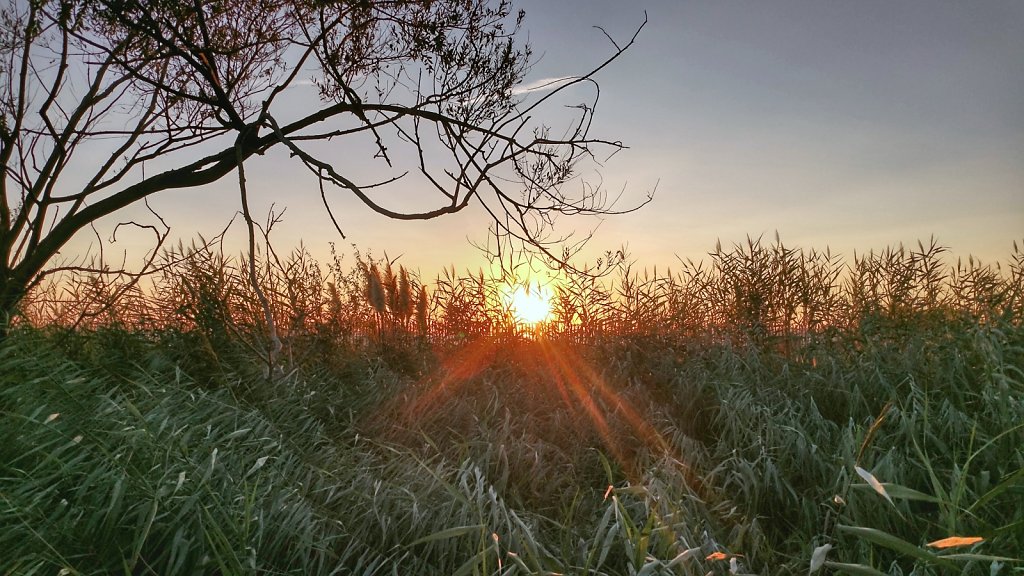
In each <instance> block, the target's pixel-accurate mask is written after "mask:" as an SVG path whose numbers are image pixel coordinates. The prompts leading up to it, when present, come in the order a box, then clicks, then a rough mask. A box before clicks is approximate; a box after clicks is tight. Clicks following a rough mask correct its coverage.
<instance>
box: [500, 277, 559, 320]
mask: <svg viewBox="0 0 1024 576" xmlns="http://www.w3.org/2000/svg"><path fill="white" fill-rule="evenodd" d="M553 296H554V294H553V293H552V291H551V289H550V288H548V287H547V286H539V285H538V286H530V285H526V286H523V285H518V286H515V287H514V288H511V289H510V290H509V292H508V293H507V294H506V296H505V304H506V305H507V306H508V308H509V311H511V312H512V316H513V317H514V318H515V319H516V322H518V323H519V324H529V325H534V324H537V323H538V322H544V321H545V320H548V319H549V318H550V317H551V298H552V297H553Z"/></svg>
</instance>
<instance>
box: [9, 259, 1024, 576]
mask: <svg viewBox="0 0 1024 576" xmlns="http://www.w3.org/2000/svg"><path fill="white" fill-rule="evenodd" d="M947 257H948V254H947V253H946V252H945V250H944V249H943V248H941V247H939V246H938V245H936V244H935V243H931V244H922V245H919V246H917V247H916V249H904V248H902V247H901V248H893V249H889V250H886V251H883V252H882V253H869V254H866V255H857V256H855V257H854V258H853V259H852V260H851V261H849V262H844V261H842V260H841V259H839V258H838V257H836V256H834V255H831V254H830V253H829V252H828V251H827V250H826V251H824V252H818V251H813V250H810V251H808V250H801V249H794V248H790V247H786V246H785V245H784V244H783V243H782V242H780V241H778V240H777V239H776V241H775V242H773V243H770V244H768V243H763V242H761V241H759V240H748V241H747V242H746V243H744V244H739V245H736V246H733V247H732V248H731V249H729V250H723V249H722V248H721V247H718V248H716V250H715V251H714V252H713V253H711V254H710V256H709V260H708V261H706V262H702V263H695V262H685V263H683V264H682V265H681V269H679V270H678V271H676V272H669V271H665V272H663V273H662V274H658V273H657V272H656V271H655V272H650V273H648V272H645V271H641V272H635V271H633V270H631V269H629V268H623V269H621V270H620V272H619V274H618V276H616V277H609V278H606V279H605V280H603V281H600V280H597V279H593V278H584V277H577V278H571V279H568V280H566V281H564V282H563V283H562V284H561V285H559V286H558V287H557V296H556V303H555V309H554V313H553V318H552V320H551V321H550V322H549V323H548V324H547V325H546V326H544V327H543V330H524V328H523V327H522V326H519V325H516V324H515V322H514V321H512V320H511V315H510V313H509V311H508V310H507V309H504V308H502V306H501V304H500V303H501V299H500V298H499V297H498V296H497V293H498V291H500V285H499V282H498V281H496V280H492V279H489V278H486V277H485V276H484V275H483V274H473V275H467V276H458V275H456V274H455V272H454V271H453V270H452V271H446V272H445V273H444V274H443V275H442V276H441V277H439V278H437V279H436V280H434V281H426V280H424V279H423V278H421V277H420V276H419V275H417V274H415V273H414V272H412V271H410V270H409V269H407V268H405V267H403V266H396V265H395V263H391V262H388V261H386V260H377V259H374V258H373V257H372V256H369V255H362V254H359V253H358V252H357V253H356V255H355V262H354V263H353V264H352V265H351V266H346V265H344V263H343V259H342V258H341V257H340V256H336V257H335V258H334V260H333V261H332V262H331V263H330V264H329V265H327V266H322V265H320V264H319V263H317V262H314V261H313V260H312V258H310V256H309V254H308V253H307V252H306V251H305V250H304V249H302V248H300V249H298V250H296V251H294V252H293V253H292V254H290V255H288V256H285V257H278V255H277V254H275V253H274V252H273V251H265V253H264V254H263V255H262V256H261V257H260V259H259V267H258V272H259V280H260V283H261V287H262V291H263V293H264V294H265V295H266V298H267V300H268V301H269V303H270V307H271V309H272V312H273V315H274V317H275V318H276V319H277V324H278V331H279V337H280V340H281V343H282V346H283V348H282V354H280V356H278V358H277V361H276V362H275V363H272V364H268V363H267V357H266V354H265V353H264V351H265V350H266V349H267V347H268V346H269V343H268V342H267V337H266V336H265V334H267V326H266V324H265V322H266V320H265V315H264V314H263V306H262V305H261V303H260V300H259V297H258V296H257V295H256V294H254V292H253V289H252V287H251V283H250V282H249V270H248V262H247V258H245V257H242V258H233V257H230V256H226V255H224V254H223V253H222V252H220V251H219V250H218V249H216V245H213V244H210V243H205V242H204V243H200V244H198V245H196V246H193V247H184V246H179V248H178V249H176V250H174V251H171V252H167V253H165V254H164V260H163V261H162V262H160V263H159V266H158V269H160V270H162V272H161V273H160V274H158V275H156V276H154V277H153V282H152V285H150V286H145V287H143V286H139V285H135V286H132V287H130V289H127V290H124V289H121V288H115V287H113V286H110V285H108V284H106V283H105V281H104V277H103V276H91V275H83V276H76V277H69V278H66V279H64V280H62V281H60V282H56V281H55V282H54V283H51V284H47V285H42V286H40V287H39V288H38V289H37V291H35V292H33V293H31V294H30V295H29V296H28V297H27V299H26V300H25V302H24V304H23V307H22V309H21V315H20V316H19V317H18V318H17V322H16V323H15V325H14V328H13V329H12V332H11V335H10V337H9V338H7V340H5V341H4V342H3V343H2V344H0V414H2V417H0V422H2V425H0V526H3V527H4V528H3V530H0V549H2V550H4V551H5V553H4V554H3V555H0V574H12V575H13V574H19V575H20V574H53V573H59V574H108V573H125V574H128V573H130V574H195V573H220V574H246V573H268V574H330V573H337V574H555V573H557V574H700V575H703V574H706V573H709V572H710V573H713V574H726V573H738V574H743V573H755V574H803V573H807V572H808V571H811V572H816V573H847V574H878V573H882V574H917V575H924V574H936V575H937V574H960V573H963V574H1003V575H1008V574H1014V573H1021V572H1022V569H1024V564H1022V563H1021V561H1020V559H1021V558H1022V557H1024V552H1022V551H1024V507H1022V506H1021V505H1020V502H1021V501H1022V499H1024V448H1022V446H1024V327H1022V322H1021V320H1022V318H1024V253H1022V252H1021V251H1020V250H1015V252H1014V253H1013V254H1012V255H1011V257H1010V259H1009V261H1008V262H1006V263H1005V265H1001V266H989V265H984V264H982V263H979V262H977V261H976V260H974V259H968V260H967V262H966V263H965V262H957V263H955V264H953V263H950V262H948V261H947ZM951 537H959V538H960V540H947V539H948V538H951ZM944 540H945V542H943V541H944Z"/></svg>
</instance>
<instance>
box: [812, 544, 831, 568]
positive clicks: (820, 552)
mask: <svg viewBox="0 0 1024 576" xmlns="http://www.w3.org/2000/svg"><path fill="white" fill-rule="evenodd" d="M831 549H832V545H831V544H823V545H821V546H818V547H817V548H815V549H814V552H812V553H811V569H810V570H809V571H808V572H807V573H808V574H814V573H815V572H817V571H818V570H820V569H821V567H822V566H824V565H825V558H826V557H827V556H828V551H829V550H831Z"/></svg>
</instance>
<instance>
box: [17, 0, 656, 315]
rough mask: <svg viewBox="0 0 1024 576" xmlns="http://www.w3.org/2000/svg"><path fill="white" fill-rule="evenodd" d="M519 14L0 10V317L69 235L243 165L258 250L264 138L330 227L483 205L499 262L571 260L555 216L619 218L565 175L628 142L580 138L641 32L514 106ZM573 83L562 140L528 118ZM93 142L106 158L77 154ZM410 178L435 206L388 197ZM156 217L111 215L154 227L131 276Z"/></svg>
mask: <svg viewBox="0 0 1024 576" xmlns="http://www.w3.org/2000/svg"><path fill="white" fill-rule="evenodd" d="M522 20H523V13H522V12H521V11H520V12H515V11H514V10H513V8H512V6H511V5H510V3H509V2H508V1H507V0H501V1H500V2H488V1H487V0H416V1H414V0H333V1H332V0H261V1H259V2H250V1H246V0H203V1H200V0H194V2H190V1H188V0H185V1H178V0H174V1H170V0H30V1H25V0H14V1H13V2H12V3H11V4H10V5H8V6H6V7H0V113H2V116H0V164H2V166H3V179H2V184H0V185H2V187H3V188H2V191H0V315H2V316H3V318H2V319H0V324H2V325H4V326H6V324H7V322H8V320H9V317H10V314H11V313H12V312H13V311H14V310H15V308H16V306H17V305H18V303H19V301H20V300H21V299H22V298H23V297H24V296H25V294H26V293H27V291H28V290H30V289H31V288H32V287H33V286H35V285H36V284H38V283H39V282H40V281H41V280H42V279H43V278H45V277H46V276H47V275H50V274H53V273H54V272H56V271H59V270H68V269H69V268H70V269H76V268H79V267H83V266H84V264H82V263H81V262H70V263H69V262H67V261H61V262H57V260H58V258H57V255H58V253H59V250H60V249H61V247H63V246H64V245H65V244H66V243H67V242H68V241H69V240H70V239H71V238H72V237H74V236H76V235H77V234H81V233H88V232H89V229H90V227H92V226H93V225H94V224H95V223H96V222H97V221H98V220H99V219H101V218H105V217H107V216H110V215H112V214H116V213H118V212H119V211H121V210H123V209H125V208H126V207H129V206H131V205H133V204H137V203H143V202H145V201H146V200H147V198H149V197H150V196H151V195H153V194H156V193H159V192H164V191H170V190H173V189H181V188H193V187H198V186H203V185H206V184H209V183H212V182H215V181H217V180H219V179H221V178H223V177H224V176H227V175H229V174H231V173H237V177H238V188H239V192H240V208H241V212H242V213H243V215H244V217H245V220H246V222H247V223H248V225H249V233H250V234H249V236H250V251H251V250H252V245H253V243H254V242H255V232H254V230H253V222H252V217H251V214H250V211H249V204H248V201H247V192H246V179H245V172H244V167H245V164H246V163H247V162H250V161H257V160H258V157H259V156H260V155H262V154H263V153H264V152H266V151H267V150H268V149H270V148H272V147H274V146H279V147H286V148H287V150H288V152H289V154H290V157H291V158H292V159H293V161H295V162H297V165H298V166H302V167H304V168H306V169H307V170H308V171H310V172H311V173H312V174H313V175H314V176H315V182H318V183H319V196H320V199H321V201H322V202H323V205H324V208H325V210H326V212H327V215H328V216H329V218H330V219H331V221H332V222H333V223H334V225H335V227H336V228H338V231H339V233H340V232H341V227H340V225H339V222H338V219H337V218H336V215H335V213H334V211H332V209H331V200H332V198H331V194H332V193H335V191H336V190H338V189H340V191H341V192H343V193H348V194H352V195H354V196H356V197H357V198H358V199H359V200H361V201H362V202H363V203H364V204H366V205H367V206H369V207H370V208H371V209H372V210H374V211H375V212H377V213H379V214H381V215H383V216H386V217H388V218H393V219H397V220H419V219H429V218H435V217H438V216H442V215H445V214H450V213H454V212H458V211H460V210H462V209H464V208H465V207H466V206H467V205H469V204H470V203H472V202H477V203H479V204H480V205H482V206H483V207H484V209H485V210H486V211H487V212H488V213H489V214H490V216H491V217H492V219H493V228H494V231H495V232H496V235H497V237H498V238H499V240H500V241H499V242H498V250H499V252H500V251H501V250H502V249H503V248H504V249H507V248H508V247H510V246H521V247H522V246H525V247H532V248H534V249H539V250H540V251H541V252H542V253H544V254H547V255H548V256H550V257H553V258H555V259H556V260H559V259H560V260H563V261H564V256H565V253H564V252H559V251H558V250H555V249H554V247H555V246H556V245H560V244H558V242H559V241H561V240H564V238H556V237H554V236H553V234H552V232H551V223H552V218H553V217H554V216H555V215H557V214H606V213H611V212H612V211H613V210H614V207H613V203H609V202H607V197H606V196H605V194H604V192H603V191H602V190H601V189H600V188H599V187H598V188H593V187H588V186H585V185H582V184H581V183H579V182H576V181H575V180H574V179H575V178H576V176H577V173H576V172H577V163H578V161H580V160H581V159H594V155H595V154H596V153H598V152H599V151H600V153H601V154H605V153H612V152H614V151H615V150H617V149H619V148H621V147H622V144H621V143H619V142H615V141H609V140H600V139H595V138H592V137H591V136H590V126H591V121H592V118H593V113H594V107H595V105H596V103H597V95H598V94H599V92H598V90H597V84H596V82H595V81H594V79H593V76H594V74H595V73H596V72H597V71H599V70H601V69H602V68H604V67H605V66H606V65H607V64H608V63H610V62H611V61H612V60H614V59H615V58H617V57H618V56H619V55H620V54H622V52H623V51H624V50H625V49H627V48H628V47H629V46H630V45H631V44H632V43H633V41H634V40H635V38H636V34H634V35H633V36H632V37H631V38H630V39H629V40H628V42H627V43H625V44H623V45H619V44H615V43H614V42H612V45H613V47H612V48H611V49H610V55H609V57H608V58H607V60H606V61H604V62H603V63H600V64H599V65H598V66H597V67H596V68H595V69H593V70H592V71H590V72H589V73H586V74H583V75H580V76H575V77H572V78H568V79H566V80H565V81H563V82H561V83H559V84H558V85H557V86H555V87H554V89H553V90H551V91H549V92H548V93H547V94H546V95H544V96H542V97H534V98H532V99H530V100H523V99H522V98H521V97H520V95H519V94H520V92H521V90H520V89H517V87H519V86H521V83H522V81H523V78H524V75H525V73H526V72H527V70H528V67H529V65H530V55H531V53H530V49H529V47H528V46H526V45H524V44H521V43H520V42H518V40H517V33H518V32H519V30H520V26H521V24H522ZM644 23H646V19H645V21H644ZM642 27H643V25H641V26H640V28H642ZM637 33H639V29H638V30H637ZM609 39H610V37H609ZM310 83H312V85H313V86H315V89H316V90H317V91H318V93H319V102H320V106H319V107H317V108H316V109H314V110H303V111H301V113H299V114H296V112H295V110H290V109H288V108H287V107H285V106H282V105H281V102H282V100H286V98H282V95H283V94H285V91H286V90H288V89H289V88H290V87H294V86H298V85H303V84H310ZM579 84H587V85H589V86H591V87H592V88H591V89H590V90H589V92H588V93H590V94H591V95H592V96H591V97H590V100H589V101H588V102H587V103H584V104H580V105H579V106H577V107H575V108H573V109H570V110H569V112H559V113H558V116H560V117H561V121H564V122H565V126H563V127H562V128H561V129H560V130H558V131H557V132H556V131H554V130H553V129H552V128H550V127H547V126H545V125H544V124H543V123H541V122H540V121H538V120H536V118H538V117H540V116H542V115H544V114H549V115H550V112H544V111H543V108H541V107H542V106H543V105H545V104H548V108H550V107H551V106H550V105H551V98H552V97H553V96H554V95H555V94H557V93H558V92H560V91H564V90H566V89H567V88H568V87H569V86H573V85H579ZM339 140H342V141H351V142H353V143H355V144H360V145H363V146H364V148H363V149H365V150H366V151H367V153H366V155H365V156H364V157H362V158H359V159H358V161H359V162H361V163H363V164H365V163H367V162H372V163H377V164H378V168H379V174H381V177H380V178H379V179H378V180H376V181H372V182H357V181H356V179H355V178H354V177H352V176H351V171H350V168H347V167H346V165H347V166H349V167H351V165H352V164H354V163H355V160H353V159H352V158H349V157H346V156H345V155H344V154H339V152H338V150H337V147H336V146H335V144H336V143H337V142H338V141H339ZM600 148H604V149H605V150H603V151H601V150H599V149H600ZM95 149H102V150H104V151H105V153H104V155H103V158H104V160H102V161H101V162H99V163H94V164H92V165H90V164H88V163H87V162H83V161H81V160H77V161H76V155H78V156H81V155H83V154H84V153H85V152H86V151H89V150H95ZM346 150H351V148H346ZM106 152H109V154H107V153H106ZM339 156H341V157H340V158H339ZM147 163H148V167H149V170H147V169H146V168H147ZM153 167H156V168H157V169H156V170H154V169H153ZM347 170H349V171H348V172H347ZM402 179H405V180H417V181H418V184H417V186H419V187H420V189H422V190H424V192H425V193H426V192H429V193H430V194H433V195H436V205H435V207H434V208H432V209H428V210H424V211H408V210H403V208H402V207H401V206H395V205H392V204H388V203H387V202H386V201H385V197H384V196H382V195H381V194H380V190H379V189H380V188H385V187H387V186H388V185H391V184H394V183H395V182H397V181H399V180H402ZM633 208H635V207H633ZM157 218H158V216H157ZM160 222H161V225H160V226H157V225H147V224H138V223H135V222H123V223H122V225H134V226H140V227H144V228H148V229H149V230H151V231H152V232H153V234H154V236H155V245H154V247H153V250H152V252H150V258H148V259H147V260H146V262H145V264H143V265H142V268H141V269H139V270H135V271H134V273H141V272H145V270H146V269H147V268H148V267H150V266H151V264H152V262H153V257H155V256H156V254H157V250H158V249H159V247H160V245H161V244H162V242H163V241H164V239H165V238H166V237H167V229H166V227H165V226H163V225H162V221H160ZM563 245H564V244H563ZM100 271H101V272H105V273H114V272H118V273H125V272H126V271H125V270H121V269H111V268H109V267H104V268H102V269H101V270H100Z"/></svg>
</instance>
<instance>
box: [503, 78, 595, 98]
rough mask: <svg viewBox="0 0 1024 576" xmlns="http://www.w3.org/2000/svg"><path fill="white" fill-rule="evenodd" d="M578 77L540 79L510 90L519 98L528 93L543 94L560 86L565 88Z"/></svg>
mask: <svg viewBox="0 0 1024 576" xmlns="http://www.w3.org/2000/svg"><path fill="white" fill-rule="evenodd" d="M578 79H579V76H561V77H553V78H541V79H540V80H534V81H533V82H530V83H528V84H523V85H520V86H516V87H515V88H513V89H512V94H514V95H516V96H519V95H522V94H529V93H530V92H543V91H546V90H554V89H556V88H559V87H561V86H565V85H566V84H568V83H569V82H572V81H573V80H578Z"/></svg>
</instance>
